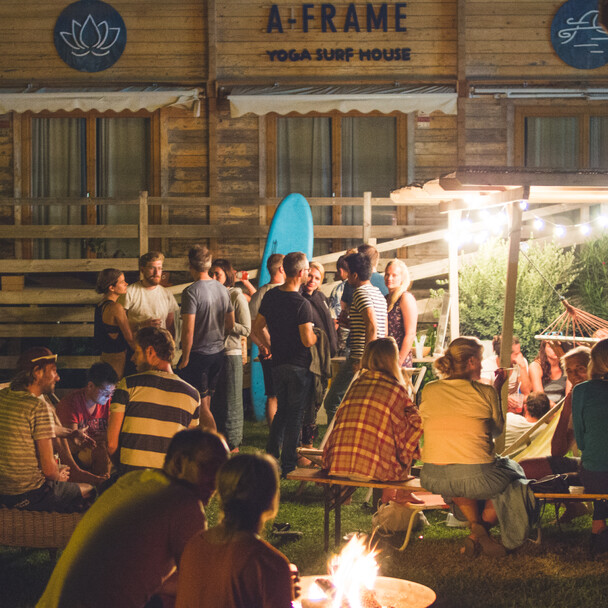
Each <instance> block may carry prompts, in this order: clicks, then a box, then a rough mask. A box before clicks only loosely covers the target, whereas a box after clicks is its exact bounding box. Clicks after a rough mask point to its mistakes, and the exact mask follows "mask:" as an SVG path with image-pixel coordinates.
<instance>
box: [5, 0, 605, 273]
mask: <svg viewBox="0 0 608 608" xmlns="http://www.w3.org/2000/svg"><path fill="white" fill-rule="evenodd" d="M101 4H104V3H102V2H100V1H99V0H79V2H76V3H74V6H75V5H80V10H81V12H80V13H78V14H80V15H82V17H77V18H76V17H73V16H72V17H70V19H69V20H68V23H70V24H71V25H70V26H69V27H63V29H62V27H60V26H59V25H60V24H59V21H58V19H59V17H60V15H62V11H64V10H65V9H66V7H68V5H69V2H68V1H67V0H66V1H65V2H59V3H58V2H53V3H48V2H42V1H41V0H25V2H17V1H16V0H5V1H4V2H2V3H1V5H0V198H27V199H30V198H36V197H40V198H45V197H46V198H50V199H53V198H55V199H62V198H63V199H64V202H65V199H69V198H78V197H91V199H92V200H95V199H97V198H103V197H106V198H109V199H115V200H117V201H120V199H125V200H126V199H133V198H137V197H138V195H139V192H141V191H147V192H148V194H149V196H150V197H156V198H155V200H156V201H158V197H161V198H162V197H185V198H192V197H207V198H209V199H210V200H213V201H218V202H219V204H214V205H200V206H197V205H193V204H190V205H188V206H184V207H179V206H176V205H171V206H168V207H163V206H161V205H154V204H153V205H151V207H150V222H151V224H164V223H167V224H171V223H174V224H179V225H190V226H196V225H201V226H218V227H222V229H225V230H226V231H227V234H228V235H229V234H230V233H232V235H233V236H234V234H238V237H239V238H238V240H237V241H229V240H227V238H226V235H225V234H224V233H223V232H222V230H221V229H219V228H218V229H217V230H215V231H209V230H207V231H206V232H205V231H204V230H201V234H203V235H207V236H206V237H204V238H206V239H207V240H208V241H209V243H210V245H211V247H212V249H213V250H214V252H216V253H217V254H218V255H223V256H227V257H230V258H232V259H233V261H234V262H235V263H236V264H237V265H239V266H240V267H255V266H256V265H257V263H258V259H259V255H260V238H259V237H260V234H261V232H260V231H259V230H257V232H256V230H254V228H256V227H258V228H259V227H260V226H265V225H267V223H268V221H269V218H270V216H271V213H272V210H273V206H272V203H273V202H274V201H276V197H281V196H283V195H284V194H286V193H288V192H291V191H299V192H301V193H302V194H304V195H305V196H310V197H317V198H327V199H328V204H327V205H320V206H317V207H315V208H314V214H315V222H316V224H319V225H321V226H336V227H337V226H348V225H355V226H357V225H360V224H361V222H362V217H361V208H360V207H356V206H352V205H349V204H331V201H330V200H329V199H331V198H334V197H335V199H336V201H340V199H343V200H344V201H346V203H348V201H349V199H351V200H352V199H353V198H358V197H362V196H363V193H364V192H366V191H370V192H372V196H373V197H376V198H384V199H388V197H389V195H390V192H391V191H392V190H394V189H395V188H398V187H400V186H404V185H406V184H409V183H412V182H423V181H425V180H428V179H432V178H436V177H438V176H440V175H442V174H445V173H447V172H449V171H452V170H453V169H455V168H456V167H458V166H527V167H551V168H556V169H568V170H572V169H577V168H591V169H592V168H606V166H607V165H608V144H606V143H605V142H606V141H608V138H606V137H604V132H605V130H608V109H606V103H605V99H606V97H607V96H608V67H607V66H606V65H604V63H602V58H603V54H604V52H605V51H606V53H607V54H606V59H607V61H608V47H607V44H606V39H608V35H606V34H605V32H604V30H602V28H601V26H600V25H599V23H598V15H597V2H596V1H595V0H569V2H566V3H564V2H562V1H561V0H538V1H536V2H529V1H528V0H512V1H511V2H502V3H498V2H494V1H491V0H410V1H408V2H397V1H395V0H387V1H386V2H371V3H353V2H347V1H344V0H333V1H332V2H303V1H301V0H297V1H294V0H270V1H269V2H262V3H251V2H249V1H246V0H179V1H178V0H162V1H161V0H143V1H142V0H112V2H111V3H110V4H111V7H113V9H114V11H115V12H117V13H118V14H119V15H120V17H121V18H122V21H123V22H124V28H125V30H126V44H125V46H124V50H123V51H122V54H120V56H118V57H117V58H116V60H115V61H114V63H112V65H110V66H109V67H107V68H105V69H103V70H100V71H93V72H87V71H81V70H80V69H75V68H74V67H70V65H68V64H67V63H66V62H65V61H64V60H63V59H62V57H61V56H60V53H59V47H58V46H57V45H58V44H61V43H62V41H63V43H67V44H68V47H69V48H68V47H66V48H65V49H64V51H63V52H64V53H65V52H72V51H74V52H75V53H76V54H77V55H78V54H80V55H83V54H85V55H86V54H87V53H89V54H92V53H93V52H94V51H95V52H96V53H97V54H98V55H100V56H102V55H103V54H104V53H105V52H106V51H107V50H108V49H109V50H110V51H112V49H110V46H111V44H110V43H111V42H112V40H113V33H112V32H113V29H112V27H111V24H110V26H109V25H108V23H110V22H109V21H107V22H105V21H104V19H102V18H101V17H95V15H96V14H97V13H95V12H94V11H93V8H91V7H93V6H94V5H101ZM565 5H580V6H575V7H574V8H572V6H570V8H568V10H573V11H575V13H576V11H578V13H576V15H578V14H579V13H580V18H578V23H579V24H578V26H574V27H570V29H568V28H567V27H566V26H565V25H563V26H562V25H560V23H558V19H557V18H558V16H559V14H560V11H562V12H563V11H564V10H566V9H564V6H565ZM588 9H589V10H588ZM87 11H89V14H92V15H93V18H92V20H88V21H87V20H86V16H87ZM91 11H93V12H91ZM573 14H574V13H573ZM568 15H570V13H568ZM568 15H567V16H568ZM564 22H565V21H564ZM104 23H105V25H104ZM570 30H573V31H570ZM560 32H561V33H560ZM588 32H591V33H593V34H594V36H592V38H593V39H594V41H593V42H591V43H589V44H587V47H588V46H589V45H591V44H593V45H595V46H594V47H593V49H592V51H589V52H591V53H592V56H591V57H592V59H591V60H590V61H591V62H592V63H593V62H595V64H598V65H595V64H593V65H592V66H591V67H589V66H590V64H589V61H587V60H586V59H585V58H583V59H580V57H579V58H578V59H576V57H575V59H572V56H574V55H572V54H571V55H568V54H567V53H566V54H565V55H564V53H563V52H562V51H561V50H560V49H558V50H556V48H557V47H556V44H562V45H563V44H566V45H570V46H572V47H574V46H576V43H577V42H579V41H580V40H581V39H582V37H583V36H584V35H587V33H588ZM562 34H563V35H562ZM559 36H562V38H559ZM568 36H570V38H568ZM556 41H557V42H556ZM564 41H566V42H564ZM70 42H71V46H70ZM583 42H584V41H583ZM585 44H586V43H585ZM585 44H583V47H585ZM558 51H559V52H558ZM600 55H601V57H600ZM563 57H566V59H567V60H568V61H570V64H569V63H567V62H566V60H564V58H563ZM598 57H600V59H597V58H598ZM577 61H578V63H577ZM585 61H587V64H585ZM581 62H582V63H581ZM571 64H574V65H571ZM581 66H582V67H581ZM241 199H242V201H243V204H239V201H240V200H241ZM264 199H268V202H269V204H252V201H254V203H255V201H259V200H262V201H263V200H264ZM223 201H225V202H223ZM245 203H246V204H245ZM384 203H385V204H382V205H379V206H378V208H377V209H374V212H373V217H372V224H373V225H374V226H381V227H382V230H379V232H378V235H381V236H380V238H385V239H386V238H397V237H399V236H404V235H406V234H411V233H412V231H423V230H425V229H431V228H433V227H437V226H438V225H439V226H443V225H445V224H446V223H447V221H446V220H445V218H444V217H443V216H440V215H439V214H438V210H437V207H436V206H435V207H433V206H427V207H416V208H410V207H399V206H392V205H390V204H387V203H390V201H387V200H385V201H384ZM134 219H135V221H136V219H137V209H136V208H134V207H132V206H131V207H130V208H129V207H128V206H123V205H121V204H120V202H117V203H116V204H114V205H112V204H108V205H96V204H91V205H87V206H84V207H83V206H79V207H76V206H70V205H65V204H64V205H63V206H54V205H52V204H47V205H45V206H41V207H37V206H36V205H29V206H28V205H23V206H20V207H15V206H9V205H5V206H2V205H1V201H0V222H2V223H3V224H5V225H18V226H20V227H21V228H20V229H19V230H21V231H22V232H19V234H24V232H23V231H24V230H25V227H27V226H29V225H52V224H58V225H68V224H76V225H78V224H84V225H87V226H91V229H90V230H89V231H88V232H86V235H87V236H86V238H84V239H80V240H79V239H67V238H62V239H59V238H54V239H46V240H43V239H38V238H32V239H26V238H22V239H18V240H17V239H15V240H12V241H11V240H4V242H3V243H2V245H0V255H1V256H2V257H4V258H23V259H30V258H31V259H36V258H41V259H44V258H59V259H62V258H78V257H84V258H91V257H96V256H98V257H101V256H107V257H112V256H115V255H124V256H126V257H129V258H132V257H136V256H137V254H138V246H137V242H136V241H135V240H130V239H129V238H126V237H124V235H130V234H131V233H130V232H128V231H123V232H122V233H121V226H123V224H124V223H125V222H127V223H128V222H131V221H133V220H134ZM97 225H106V226H110V228H109V229H107V230H105V231H103V232H102V231H100V233H99V235H96V233H95V229H94V228H93V226H97ZM111 226H116V228H115V229H114V232H115V234H116V235H118V236H121V235H122V236H123V237H124V238H122V240H120V239H113V238H112V228H111ZM248 227H250V228H251V238H248V233H247V230H248ZM406 228H407V229H406ZM256 229H257V228H256ZM319 233H320V234H322V238H320V239H319V241H318V242H317V243H316V244H315V247H316V252H317V253H328V252H331V251H338V250H340V249H342V248H344V247H345V246H346V245H348V244H350V243H351V242H354V241H356V240H357V239H353V238H347V237H348V235H349V232H348V230H344V229H339V228H336V229H335V230H334V231H333V232H332V230H331V228H327V229H326V230H325V232H323V231H322V230H320V231H319ZM32 234H37V233H36V232H35V231H33V232H32ZM155 234H156V233H155ZM157 234H162V231H159V232H158V233H157ZM96 237H98V238H96ZM197 240H201V239H196V238H194V237H193V236H192V232H189V233H188V236H187V237H184V238H180V237H179V235H175V234H171V236H170V237H169V238H162V239H161V237H158V238H155V240H153V244H154V245H155V246H157V247H161V246H162V247H163V248H164V249H165V251H166V253H167V254H168V255H169V256H170V257H178V256H180V255H183V254H184V252H185V251H186V250H187V248H188V246H189V245H190V244H191V243H193V242H194V241H197ZM402 254H403V255H404V256H406V258H407V260H408V262H409V263H417V262H421V261H425V260H429V259H433V258H437V257H440V256H443V255H445V248H444V247H443V246H441V245H438V244H437V243H433V244H421V245H418V246H413V247H410V248H408V250H407V252H405V251H403V252H402Z"/></svg>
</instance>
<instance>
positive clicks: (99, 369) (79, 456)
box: [56, 362, 118, 475]
mask: <svg viewBox="0 0 608 608" xmlns="http://www.w3.org/2000/svg"><path fill="white" fill-rule="evenodd" d="M116 384H118V375H117V374H116V371H115V370H114V368H113V367H112V366H111V365H110V364H109V363H103V362H99V363H93V365H91V367H90V368H89V369H88V370H87V383H86V385H85V386H84V388H81V389H77V390H75V391H72V392H70V393H68V394H67V395H65V397H63V398H62V399H61V400H60V401H59V403H58V404H57V406H56V409H57V416H58V417H59V420H60V421H61V423H62V424H63V426H64V427H66V428H68V429H84V430H85V431H87V433H88V434H89V435H90V436H91V437H92V438H93V439H94V440H95V443H96V445H95V447H93V448H91V447H88V446H83V445H82V444H77V443H75V442H74V441H71V442H69V443H70V450H71V452H72V455H73V456H74V459H75V460H76V462H77V463H78V465H79V466H80V467H82V468H84V469H88V470H90V471H91V472H92V473H93V474H95V475H107V474H109V472H110V460H109V458H108V452H107V431H108V418H109V416H110V399H111V398H112V395H113V394H114V390H115V388H116Z"/></svg>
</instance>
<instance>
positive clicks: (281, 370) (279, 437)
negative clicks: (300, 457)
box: [253, 251, 317, 476]
mask: <svg viewBox="0 0 608 608" xmlns="http://www.w3.org/2000/svg"><path fill="white" fill-rule="evenodd" d="M283 268H284V270H285V277H286V278H285V283H283V285H281V286H280V287H277V288H275V289H271V290H270V291H269V292H268V293H267V294H266V295H265V296H264V298H263V300H262V304H261V305H260V311H259V313H258V316H257V317H256V319H255V322H254V324H253V332H254V333H255V335H256V337H257V339H258V340H259V342H260V343H261V344H262V345H263V346H264V347H265V348H267V349H268V350H270V352H271V353H272V365H273V369H272V375H273V381H274V387H275V392H276V395H277V413H276V415H275V417H274V420H273V421H272V425H271V427H270V434H269V436H268V444H267V446H266V450H267V451H268V453H269V454H272V455H273V456H275V457H276V458H279V455H280V458H281V472H282V474H283V476H285V475H287V473H289V472H290V471H293V469H295V468H296V463H297V452H296V450H297V447H298V443H299V440H300V433H301V432H302V422H303V420H304V413H305V408H306V406H307V405H308V404H309V403H310V399H311V393H312V389H313V377H312V373H311V372H310V369H309V367H310V362H311V355H310V350H309V349H310V347H311V346H313V345H314V344H316V342H317V337H316V336H315V334H314V332H313V329H312V327H313V324H312V308H311V306H310V304H309V302H307V301H306V300H305V299H304V298H303V297H302V295H301V294H300V293H299V289H300V286H301V285H302V283H303V282H304V281H305V280H306V277H307V275H308V260H307V259H306V255H305V254H304V253H302V252H300V251H296V252H292V253H288V254H287V255H286V256H285V259H284V260H283Z"/></svg>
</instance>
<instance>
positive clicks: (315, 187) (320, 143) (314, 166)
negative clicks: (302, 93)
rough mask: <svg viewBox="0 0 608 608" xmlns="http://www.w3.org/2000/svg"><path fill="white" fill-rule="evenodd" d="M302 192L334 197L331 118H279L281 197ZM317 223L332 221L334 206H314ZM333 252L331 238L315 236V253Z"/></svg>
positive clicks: (278, 174) (279, 192)
mask: <svg viewBox="0 0 608 608" xmlns="http://www.w3.org/2000/svg"><path fill="white" fill-rule="evenodd" d="M292 192H298V193H300V194H302V195H303V196H321V197H330V196H331V195H332V191H331V119H330V118H279V119H278V120H277V196H287V195H288V194H291V193H292ZM312 219H313V222H314V223H315V224H320V225H327V224H331V207H328V206H327V207H326V206H323V207H317V206H315V207H312ZM328 252H329V240H328V239H315V244H314V252H313V254H314V255H321V254H324V253H328Z"/></svg>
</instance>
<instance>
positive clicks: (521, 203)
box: [519, 198, 528, 211]
mask: <svg viewBox="0 0 608 608" xmlns="http://www.w3.org/2000/svg"><path fill="white" fill-rule="evenodd" d="M519 208H520V209H521V210H522V211H525V210H526V209H527V208H528V201H527V199H525V198H523V199H522V200H520V201H519Z"/></svg>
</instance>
